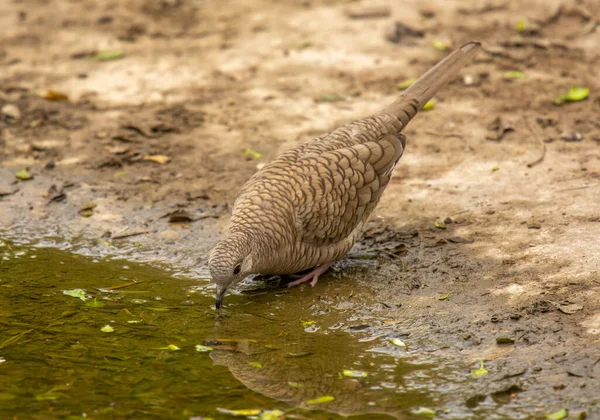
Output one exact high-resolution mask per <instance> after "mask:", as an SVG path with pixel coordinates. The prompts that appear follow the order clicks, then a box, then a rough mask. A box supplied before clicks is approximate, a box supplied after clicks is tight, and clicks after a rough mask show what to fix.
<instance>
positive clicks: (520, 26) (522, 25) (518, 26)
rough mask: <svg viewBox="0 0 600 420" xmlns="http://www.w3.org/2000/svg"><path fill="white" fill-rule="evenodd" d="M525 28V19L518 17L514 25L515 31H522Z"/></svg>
mask: <svg viewBox="0 0 600 420" xmlns="http://www.w3.org/2000/svg"><path fill="white" fill-rule="evenodd" d="M525 28H527V19H520V20H519V21H518V22H517V24H516V25H515V31H517V32H519V33H521V32H524V31H525Z"/></svg>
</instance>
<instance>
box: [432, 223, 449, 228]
mask: <svg viewBox="0 0 600 420" xmlns="http://www.w3.org/2000/svg"><path fill="white" fill-rule="evenodd" d="M433 225H434V226H435V227H436V228H438V229H442V230H446V229H448V228H447V227H446V225H444V224H442V223H439V222H437V221H436V222H435V223H434V224H433Z"/></svg>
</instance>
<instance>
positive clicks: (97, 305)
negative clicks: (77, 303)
mask: <svg viewBox="0 0 600 420" xmlns="http://www.w3.org/2000/svg"><path fill="white" fill-rule="evenodd" d="M84 300H85V299H84ZM85 306H89V307H90V308H102V307H103V306H106V302H103V301H101V300H98V299H96V298H94V299H92V300H90V301H89V302H88V303H86V304H85Z"/></svg>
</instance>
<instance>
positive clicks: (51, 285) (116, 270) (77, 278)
mask: <svg viewBox="0 0 600 420" xmlns="http://www.w3.org/2000/svg"><path fill="white" fill-rule="evenodd" d="M198 284H199V282H198V281H197V280H190V279H187V278H180V277H174V276H172V275H171V274H169V273H167V272H164V271H161V270H158V269H154V268H150V267H147V266H143V265H137V264H132V263H128V262H123V261H109V260H102V261H99V262H98V261H94V260H92V259H90V258H87V257H83V256H79V255H74V254H69V253H65V252H62V251H58V250H55V249H48V248H22V247H16V246H10V245H8V244H4V246H3V247H1V248H0V361H1V362H0V417H13V416H17V417H16V418H67V417H68V418H79V417H69V416H83V417H86V416H87V417H88V418H113V417H115V416H116V417H128V418H146V417H148V418H152V417H156V418H196V419H200V418H203V417H206V418H227V417H228V416H229V414H226V413H225V412H224V411H223V410H222V409H227V410H242V409H243V410H247V409H248V410H250V411H247V412H240V413H239V414H244V416H242V417H241V418H246V417H247V416H250V417H252V416H255V417H254V418H261V417H260V416H263V418H271V417H267V415H268V414H269V413H266V414H265V412H264V411H263V412H262V413H261V412H260V411H261V410H276V409H277V410H281V411H282V412H284V413H285V415H286V418H310V419H334V418H341V416H349V415H352V416H357V417H355V418H364V419H366V418H369V419H374V418H405V417H407V415H408V414H407V413H410V411H411V410H416V409H419V407H430V408H433V407H434V406H435V404H436V401H435V400H433V399H432V398H430V397H429V396H428V394H429V391H428V390H427V387H426V386H424V383H427V382H430V381H432V380H434V378H435V371H436V367H435V366H433V365H431V364H429V365H428V364H423V363H421V364H419V363H416V362H415V361H414V360H411V356H410V354H409V352H407V350H406V349H404V348H403V347H402V346H401V345H400V346H399V345H398V344H399V341H396V342H395V344H394V343H391V342H390V341H389V340H388V338H386V337H376V338H374V339H373V340H371V339H369V338H368V337H367V338H366V339H365V334H364V332H363V333H353V332H351V331H355V330H361V327H360V325H359V326H358V327H357V326H356V325H355V326H354V327H353V328H351V327H350V326H349V325H348V319H342V318H340V315H339V312H337V311H335V310H330V311H329V310H323V308H324V307H327V306H328V305H327V304H328V302H327V301H325V302H323V301H320V305H315V304H314V303H315V299H317V300H318V299H319V298H318V297H317V296H314V295H311V294H310V293H308V294H307V293H306V291H303V290H299V289H294V290H291V291H287V290H285V291H284V290H280V291H279V292H277V291H270V292H269V293H262V294H261V293H258V294H251V295H238V296H228V302H226V303H227V304H228V307H226V308H225V309H224V310H222V311H221V312H216V311H215V310H214V309H213V306H212V305H213V298H212V296H210V294H209V290H206V291H204V289H203V288H202V287H198ZM77 289H81V290H77ZM207 289H208V288H207ZM343 298H344V297H343V296H342V297H341V298H339V299H338V300H340V301H343ZM334 300H335V299H334ZM331 303H332V306H334V304H335V303H336V302H331ZM361 338H362V339H361ZM437 402H438V403H439V401H437ZM276 414H277V413H275V415H276ZM272 418H279V417H272Z"/></svg>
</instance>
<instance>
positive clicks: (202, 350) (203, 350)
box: [196, 344, 214, 353]
mask: <svg viewBox="0 0 600 420" xmlns="http://www.w3.org/2000/svg"><path fill="white" fill-rule="evenodd" d="M213 350H214V349H213V348H212V347H209V346H203V345H202V344H196V351H197V352H200V353H208V352H209V351H213Z"/></svg>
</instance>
